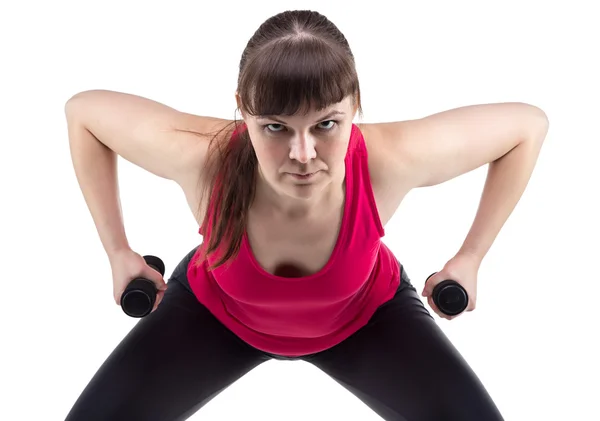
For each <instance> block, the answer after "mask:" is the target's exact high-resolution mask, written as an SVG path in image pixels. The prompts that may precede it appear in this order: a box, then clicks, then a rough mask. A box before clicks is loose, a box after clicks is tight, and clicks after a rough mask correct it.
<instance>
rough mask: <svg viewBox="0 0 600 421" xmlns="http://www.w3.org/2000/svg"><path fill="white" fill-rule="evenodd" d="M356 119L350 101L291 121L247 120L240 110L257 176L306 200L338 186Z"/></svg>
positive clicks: (277, 118) (281, 118) (273, 118)
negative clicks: (256, 162) (332, 184)
mask: <svg viewBox="0 0 600 421" xmlns="http://www.w3.org/2000/svg"><path fill="white" fill-rule="evenodd" d="M238 105H239V100H238ZM240 109H241V107H240ZM355 114H356V107H355V106H354V103H353V100H352V96H348V97H346V98H345V99H344V100H343V101H341V102H339V103H337V104H333V105H331V106H329V107H327V108H325V109H323V110H321V111H316V110H314V109H311V110H309V112H308V113H307V114H296V115H293V116H249V115H247V114H245V113H244V112H243V111H242V116H243V118H244V122H245V123H246V126H247V127H248V132H249V134H250V139H251V142H252V145H253V147H254V150H255V153H256V156H257V158H258V164H259V169H260V176H261V177H262V178H263V179H264V180H265V181H267V182H268V183H269V184H270V185H271V186H272V187H273V189H275V190H276V191H277V192H278V193H283V194H286V195H288V196H292V197H296V198H306V199H308V198H310V197H312V196H313V195H314V194H315V193H317V192H319V191H321V190H323V189H324V188H325V187H327V186H328V185H329V184H331V183H332V182H334V181H336V182H341V181H342V180H343V178H344V174H345V171H344V159H345V157H346V151H347V148H348V141H349V139H350V133H351V131H352V121H353V119H354V115H355Z"/></svg>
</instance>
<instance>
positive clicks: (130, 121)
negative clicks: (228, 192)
mask: <svg viewBox="0 0 600 421" xmlns="http://www.w3.org/2000/svg"><path fill="white" fill-rule="evenodd" d="M65 114H66V117H67V121H68V123H69V124H82V125H83V126H84V127H85V128H86V129H87V130H89V131H90V132H91V133H92V134H93V135H94V136H95V137H96V138H97V139H98V140H99V141H100V142H101V143H103V144H104V145H105V146H106V147H108V148H109V149H111V150H113V151H114V152H115V153H117V154H118V155H119V156H121V157H123V158H124V159H126V160H127V161H129V162H131V163H133V164H135V165H137V166H139V167H141V168H143V169H145V170H147V171H149V172H151V173H152V174H155V175H157V176H159V177H162V178H166V179H169V180H173V181H175V182H177V183H178V184H182V183H189V180H191V179H193V178H196V179H198V177H200V176H201V172H202V164H203V162H204V159H205V156H206V152H207V150H208V145H209V142H210V140H211V135H212V134H215V133H216V132H218V131H219V130H221V129H223V128H225V127H226V126H227V125H229V124H230V123H231V121H229V120H223V119H219V118H213V117H204V116H197V115H193V114H189V113H184V112H181V111H178V110H175V109H173V108H171V107H169V106H167V105H164V104H161V103H159V102H156V101H153V100H150V99H147V98H143V97H140V96H136V95H131V94H126V93H122V92H114V91H106V90H94V91H86V92H82V93H80V94H77V95H75V96H73V97H72V98H71V99H70V100H69V101H68V102H67V104H66V105H65Z"/></svg>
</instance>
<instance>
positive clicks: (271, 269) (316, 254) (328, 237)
mask: <svg viewBox="0 0 600 421" xmlns="http://www.w3.org/2000/svg"><path fill="white" fill-rule="evenodd" d="M342 216H343V206H340V209H338V210H337V211H336V212H333V214H332V215H330V216H329V217H328V218H323V219H321V220H319V221H318V222H315V221H309V220H296V221H290V220H285V219H279V220H278V219H277V218H275V219H274V218H265V217H261V216H251V217H249V221H248V228H247V236H248V243H249V246H250V249H251V253H252V255H253V258H254V259H255V260H256V261H257V263H258V264H259V265H260V266H261V267H262V268H263V269H264V270H265V271H267V272H268V273H270V274H272V275H276V276H282V277H286V278H298V277H303V276H310V275H312V274H314V273H317V272H319V271H320V270H321V269H323V267H324V266H325V265H326V264H327V262H328V261H329V259H330V257H331V255H332V253H333V251H334V249H335V247H336V244H337V240H338V235H339V232H340V228H341V223H342Z"/></svg>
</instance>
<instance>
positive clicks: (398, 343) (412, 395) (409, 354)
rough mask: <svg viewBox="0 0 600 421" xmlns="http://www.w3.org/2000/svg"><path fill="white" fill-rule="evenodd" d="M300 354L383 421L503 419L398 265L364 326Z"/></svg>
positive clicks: (478, 420)
mask: <svg viewBox="0 0 600 421" xmlns="http://www.w3.org/2000/svg"><path fill="white" fill-rule="evenodd" d="M305 360H306V361H308V362H310V363H312V364H314V365H315V366H317V367H319V368H320V369H321V370H323V371H324V372H325V373H327V374H328V375H329V376H331V377H332V378H333V379H334V380H336V381H337V382H338V383H340V384H341V385H343V386H344V387H346V388H347V389H348V390H349V391H351V392H352V393H354V394H355V395H356V396H357V397H358V398H359V399H361V400H362V401H363V402H364V403H365V404H366V405H368V406H369V407H370V408H372V409H373V410H374V411H375V412H376V413H378V414H379V415H380V416H381V417H383V418H384V419H385V420H398V421H441V420H444V421H471V420H473V421H475V420H477V421H482V420H486V421H496V420H502V419H503V418H502V416H501V415H500V412H499V411H498V409H497V408H496V405H495V404H494V402H493V401H492V399H491V398H490V396H489V395H488V393H487V391H486V390H485V388H484V386H483V385H482V383H481V381H480V380H479V379H478V377H477V376H476V375H475V373H474V372H473V370H472V369H471V368H470V367H469V365H468V364H467V362H466V361H465V360H464V359H463V357H462V356H461V355H460V354H459V352H458V351H457V350H456V348H455V347H454V346H453V345H452V343H451V342H450V341H449V340H448V338H447V337H446V336H445V334H444V333H443V332H442V331H441V329H440V328H439V327H438V326H437V324H436V322H435V320H434V319H433V317H432V316H431V314H430V313H429V311H428V310H427V309H426V308H425V306H424V305H423V302H422V301H421V299H420V298H419V295H418V293H417V291H416V289H415V288H414V287H413V286H412V285H411V284H410V280H409V278H408V276H407V275H406V273H405V272H404V269H402V281H401V285H400V287H399V288H398V292H397V293H396V295H395V297H394V298H393V299H392V300H390V301H388V302H387V303H385V304H384V305H382V306H381V307H380V308H379V309H378V310H377V312H376V313H375V314H374V316H373V317H372V318H371V320H370V321H369V323H368V324H367V325H366V326H365V327H363V328H362V329H360V330H359V331H358V332H357V333H356V334H354V335H353V336H351V337H350V338H348V339H347V340H345V341H344V342H342V343H341V344H338V345H336V346H334V347H332V348H330V349H328V350H326V351H323V352H320V353H318V354H314V355H311V356H308V357H306V358H305Z"/></svg>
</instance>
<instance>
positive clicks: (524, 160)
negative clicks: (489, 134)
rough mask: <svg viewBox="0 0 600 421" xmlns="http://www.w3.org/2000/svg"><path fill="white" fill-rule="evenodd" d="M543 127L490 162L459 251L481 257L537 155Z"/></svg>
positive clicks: (524, 183) (514, 202) (524, 184)
mask: <svg viewBox="0 0 600 421" xmlns="http://www.w3.org/2000/svg"><path fill="white" fill-rule="evenodd" d="M546 132H547V127H542V129H541V130H540V131H539V133H537V134H536V135H533V136H532V137H531V138H529V139H526V140H523V141H522V142H521V143H519V144H518V145H517V146H516V147H515V148H514V149H512V150H511V151H510V152H508V153H507V154H506V155H504V156H503V157H501V158H500V159H498V160H496V161H494V162H492V163H490V165H489V169H488V175H487V179H486V182H485V186H484V189H483V193H482V196H481V201H480V203H479V208H478V210H477V214H476V216H475V220H474V222H473V225H472V226H471V229H470V230H469V233H468V235H467V237H466V239H465V241H464V243H463V245H462V247H461V249H460V251H459V253H465V254H470V255H473V256H476V257H477V258H478V259H479V260H483V258H484V256H485V255H486V254H487V252H488V250H489V249H490V247H491V246H492V244H493V242H494V240H495V239H496V237H497V235H498V233H499V232H500V230H501V228H502V227H503V226H504V224H505V222H506V221H507V220H508V218H509V216H510V215H511V213H512V212H513V210H514V209H515V207H516V205H517V203H518V202H519V200H520V198H521V196H522V195H523V192H524V191H525V188H526V187H527V184H528V183H529V180H530V178H531V174H532V173H533V169H534V167H535V163H536V161H537V158H538V156H539V153H540V150H541V147H542V144H543V141H544V138H545V136H546Z"/></svg>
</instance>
